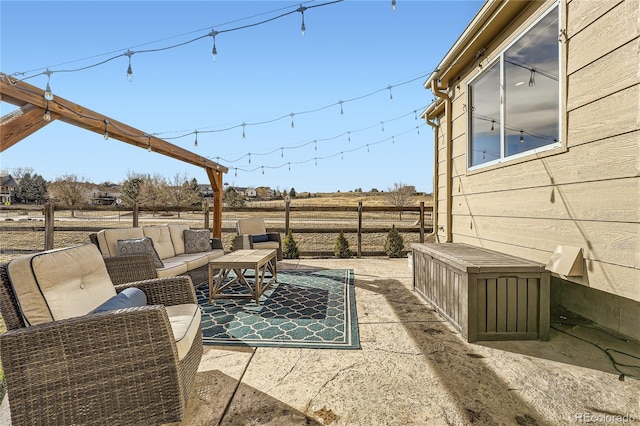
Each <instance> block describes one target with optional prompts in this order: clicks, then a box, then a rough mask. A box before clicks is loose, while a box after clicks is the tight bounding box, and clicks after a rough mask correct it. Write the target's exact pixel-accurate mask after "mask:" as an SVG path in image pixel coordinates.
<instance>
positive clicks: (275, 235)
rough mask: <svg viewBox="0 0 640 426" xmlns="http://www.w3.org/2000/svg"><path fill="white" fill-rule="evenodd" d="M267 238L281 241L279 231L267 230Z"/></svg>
mask: <svg viewBox="0 0 640 426" xmlns="http://www.w3.org/2000/svg"><path fill="white" fill-rule="evenodd" d="M267 238H268V239H269V241H277V242H281V241H280V233H279V232H267Z"/></svg>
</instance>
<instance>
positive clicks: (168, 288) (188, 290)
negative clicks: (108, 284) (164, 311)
mask: <svg viewBox="0 0 640 426" xmlns="http://www.w3.org/2000/svg"><path fill="white" fill-rule="evenodd" d="M115 287H116V291H117V292H121V291H122V290H124V289H125V288H127V287H137V288H139V289H140V290H142V291H144V293H145V294H146V295H147V303H148V304H149V305H165V306H172V305H181V304H183V303H198V299H197V298H196V292H195V289H194V287H193V282H192V281H191V277H188V276H186V275H179V276H177V277H165V278H155V279H152V280H144V281H134V282H130V283H126V284H119V285H116V286H115Z"/></svg>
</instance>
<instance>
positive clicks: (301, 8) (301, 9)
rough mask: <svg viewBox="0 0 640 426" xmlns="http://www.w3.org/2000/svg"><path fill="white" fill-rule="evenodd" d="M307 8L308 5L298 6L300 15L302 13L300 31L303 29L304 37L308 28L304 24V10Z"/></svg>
mask: <svg viewBox="0 0 640 426" xmlns="http://www.w3.org/2000/svg"><path fill="white" fill-rule="evenodd" d="M305 10H307V8H306V7H304V6H300V7H299V8H298V10H297V11H296V12H300V15H302V25H301V26H300V31H302V37H304V32H305V31H306V30H307V28H306V27H305V26H304V11H305Z"/></svg>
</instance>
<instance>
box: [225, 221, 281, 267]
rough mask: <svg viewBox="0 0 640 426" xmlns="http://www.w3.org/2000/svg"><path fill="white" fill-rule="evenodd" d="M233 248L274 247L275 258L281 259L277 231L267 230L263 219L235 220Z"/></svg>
mask: <svg viewBox="0 0 640 426" xmlns="http://www.w3.org/2000/svg"><path fill="white" fill-rule="evenodd" d="M236 231H237V233H238V235H236V237H235V239H234V241H233V248H234V250H240V249H276V251H277V259H278V260H282V241H281V240H280V233H279V232H267V229H266V227H265V224H264V220H263V219H260V218H258V219H253V218H252V219H239V220H238V222H236Z"/></svg>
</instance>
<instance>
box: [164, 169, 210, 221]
mask: <svg viewBox="0 0 640 426" xmlns="http://www.w3.org/2000/svg"><path fill="white" fill-rule="evenodd" d="M168 189H169V191H168V195H169V201H170V203H171V204H172V205H174V206H180V207H190V206H193V205H199V204H202V193H201V192H200V190H199V189H198V182H197V181H196V180H195V179H193V180H191V181H189V177H188V176H187V174H186V173H184V174H183V175H180V173H176V174H175V176H173V178H172V179H171V180H170V181H169V188H168ZM178 217H180V212H178Z"/></svg>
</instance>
